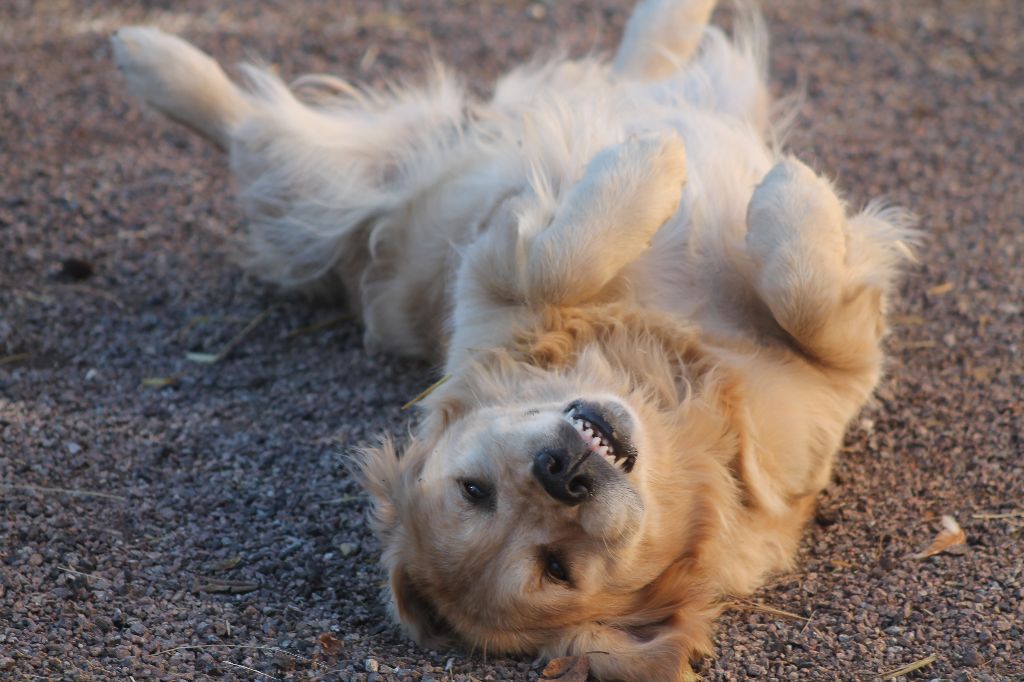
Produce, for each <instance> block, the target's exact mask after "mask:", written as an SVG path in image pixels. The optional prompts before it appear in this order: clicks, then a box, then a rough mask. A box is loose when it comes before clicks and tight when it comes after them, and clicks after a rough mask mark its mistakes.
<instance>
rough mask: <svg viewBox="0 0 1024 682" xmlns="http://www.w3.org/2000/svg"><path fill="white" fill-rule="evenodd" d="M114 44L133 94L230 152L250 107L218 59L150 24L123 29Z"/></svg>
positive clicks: (115, 35) (116, 35)
mask: <svg viewBox="0 0 1024 682" xmlns="http://www.w3.org/2000/svg"><path fill="white" fill-rule="evenodd" d="M111 43H112V44H113V48H114V59H115V60H116V62H117V66H118V69H120V71H121V73H122V74H124V77H125V80H127V82H128V87H129V89H131V90H132V92H134V93H135V94H136V95H138V96H139V97H141V98H142V99H143V100H145V101H146V103H147V104H149V105H150V106H152V107H153V108H155V109H157V110H158V111H160V112H161V113H163V114H164V115H166V116H168V117H169V118H172V119H174V120H175V121H178V122H179V123H183V124H185V125H186V126H188V127H190V128H192V129H193V130H195V131H196V132H198V133H199V134H201V135H203V136H205V137H207V138H209V139H210V140H212V141H213V142H215V143H216V144H218V145H220V147H222V148H224V149H227V147H228V145H229V143H230V139H231V131H232V130H233V129H234V128H235V127H236V126H237V125H238V123H239V122H241V121H242V120H243V119H244V118H245V117H246V116H247V115H248V114H249V113H250V110H251V107H250V104H249V102H248V101H247V100H246V98H245V96H244V95H243V94H242V92H241V91H240V90H239V89H238V88H237V87H236V86H235V84H234V83H232V82H231V81H230V80H229V79H228V77H227V76H226V75H225V74H224V71H223V70H222V69H221V68H220V65H219V64H217V62H216V61H214V60H213V58H211V57H210V56H209V55H207V54H205V53H204V52H201V51H200V50H198V49H196V48H195V47H193V46H192V45H190V44H189V43H187V42H185V41H184V40H182V39H181V38H178V37H177V36H173V35H169V34H167V33H164V32H163V31H160V30H159V29H155V28H150V27H146V26H132V27H129V28H124V29H121V30H120V31H118V32H117V33H115V34H114V36H113V38H112V39H111Z"/></svg>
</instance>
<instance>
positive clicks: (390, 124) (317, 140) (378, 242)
mask: <svg viewBox="0 0 1024 682" xmlns="http://www.w3.org/2000/svg"><path fill="white" fill-rule="evenodd" d="M713 4H714V3H713V2H711V0H645V1H644V2H642V3H641V4H640V6H639V7H638V8H637V10H636V11H635V12H634V15H633V17H632V18H631V19H630V22H629V24H628V26H627V29H626V33H625V36H624V38H623V42H622V45H621V46H620V48H619V51H618V53H617V54H616V56H615V59H614V60H613V61H612V62H610V63H609V62H605V61H603V60H600V59H596V58H594V59H586V60H582V61H567V60H556V61H554V62H551V63H545V64H535V65H532V66H530V67H527V68H525V69H522V70H519V71H516V72H513V73H512V74H511V75H509V76H507V77H506V78H505V79H503V80H502V81H501V82H500V83H499V84H498V86H497V88H496V90H495V94H494V96H493V98H491V99H490V100H489V101H486V102H483V101H475V100H473V99H472V98H469V97H468V96H467V95H466V94H465V93H464V92H463V91H462V89H461V88H460V87H459V85H458V83H457V82H456V81H455V80H454V79H452V78H451V77H450V76H449V75H448V74H447V72H445V71H444V70H443V69H441V68H437V69H435V72H434V74H433V76H432V79H431V81H430V83H429V85H428V86H427V87H425V88H423V89H400V90H397V91H395V92H392V93H387V94H382V93H375V92H372V91H368V90H359V89H357V88H354V87H352V86H350V85H348V84H347V83H344V82H343V81H340V80H338V79H334V78H329V77H325V76H315V77H307V78H305V79H302V80H300V82H298V83H297V85H296V86H295V88H294V89H293V90H290V89H289V88H288V87H286V86H285V85H284V84H282V83H281V82H280V81H279V80H277V79H276V77H274V76H272V75H270V74H268V73H266V72H263V71H260V70H257V69H253V68H251V67H248V68H247V71H246V73H247V75H248V77H249V81H250V84H249V88H247V89H246V88H241V87H239V86H237V85H236V84H234V83H233V82H232V81H231V80H230V79H228V78H227V76H226V75H225V74H224V72H223V71H221V69H220V67H219V66H218V65H217V64H216V62H214V61H213V60H212V59H211V58H209V57H208V56H206V55H205V54H203V53H201V52H200V51H199V50H197V49H196V48H194V47H193V46H191V45H189V44H188V43H186V42H184V41H182V40H180V39H178V38H174V37H172V36H169V35H166V34H164V33H162V32H160V31H158V30H156V29H152V28H129V29H124V30H122V31H121V32H120V33H119V34H118V35H117V36H116V37H115V39H114V48H115V53H116V56H117V60H118V64H119V66H120V67H121V69H122V71H123V72H124V74H125V76H126V79H127V81H128V83H129V86H130V87H131V88H132V89H133V90H134V91H135V92H136V93H138V94H139V95H140V96H141V97H143V98H144V99H145V100H146V101H148V102H149V103H150V104H151V105H153V106H154V107H156V108H157V109H159V110H161V111H163V112H164V113H165V114H167V115H169V116H171V117H172V118H174V119H176V120H178V121H181V122H183V123H185V124H186V125H189V126H191V127H192V128H194V129H196V130H197V131H199V132H200V133H202V134H204V135H205V136H207V137H209V138H210V139H212V140H213V141H214V142H215V143H217V144H219V145H220V146H221V147H223V148H224V149H225V150H227V151H228V153H229V156H230V160H231V166H232V169H233V171H234V172H235V174H236V176H237V177H238V180H239V185H240V192H241V197H242V207H243V210H244V211H245V213H246V215H247V217H248V219H249V239H248V244H247V246H245V247H244V257H245V259H246V261H247V264H248V266H249V267H250V268H251V269H252V271H253V272H255V273H256V274H258V275H261V276H263V277H266V278H268V279H270V280H273V281H276V282H279V283H281V284H282V285H285V286H292V287H301V288H306V289H314V290H317V291H321V292H324V291H326V292H329V293H334V292H338V293H342V294H344V295H346V296H347V297H348V298H349V300H350V301H351V302H352V304H353V305H354V306H355V307H356V309H357V310H358V311H359V313H360V315H361V319H362V321H363V322H364V324H365V326H366V335H367V342H368V343H370V344H375V345H379V346H383V347H386V348H388V349H390V350H392V351H395V352H399V353H405V354H411V355H418V356H421V357H428V358H433V359H435V360H440V361H442V362H443V365H444V371H445V373H446V374H447V375H449V378H448V380H447V381H446V382H444V383H443V384H442V385H441V386H440V387H439V388H438V389H437V390H436V391H435V392H434V393H433V394H431V395H430V396H429V397H427V398H426V399H425V400H424V401H423V402H422V404H421V405H420V408H421V413H420V421H419V424H418V426H417V428H416V431H415V433H414V434H413V436H412V437H411V438H410V440H409V441H408V442H406V443H402V444H400V445H396V444H395V443H394V442H392V441H391V440H387V439H385V440H384V441H383V442H382V443H381V444H380V445H378V446H376V447H367V448H365V449H364V450H363V451H362V452H361V455H360V457H359V464H358V470H359V475H360V477H361V478H362V480H363V483H364V485H365V487H366V489H367V491H368V492H369V493H370V495H371V496H372V497H373V500H374V525H375V528H376V531H377V533H378V534H379V536H380V539H381V542H382V545H383V564H384V566H385V568H386V570H387V571H388V574H389V588H388V600H389V601H390V603H391V605H392V607H393V610H394V613H395V615H396V616H397V618H398V619H399V620H400V621H401V622H402V623H403V624H404V625H405V626H406V628H407V629H408V630H409V632H410V633H411V634H412V635H413V636H414V637H415V638H416V639H417V640H418V641H420V642H423V643H428V642H445V641H450V642H453V643H454V642H461V643H463V644H465V645H468V646H469V647H471V648H473V649H474V650H479V651H484V652H488V653H529V654H535V655H540V656H558V655H563V654H567V653H577V654H578V653H587V654H589V655H590V657H591V664H592V669H593V671H594V672H595V673H596V674H597V675H598V676H600V677H601V678H602V679H622V680H638V681H639V680H644V681H650V680H675V679H678V678H679V677H680V676H681V674H682V673H683V671H684V670H686V669H687V667H688V661H689V660H690V659H691V658H692V657H693V656H696V655H700V654H702V653H706V652H708V651H710V648H711V623H712V620H713V619H714V617H715V615H716V613H717V611H718V610H719V608H720V604H721V602H722V599H723V598H724V597H725V596H727V595H738V594H745V593H749V592H750V591H751V590H753V589H755V588H756V587H757V586H758V585H759V584H760V583H761V581H762V580H763V578H764V576H765V575H767V574H768V573H769V572H771V571H777V570H780V569H782V568H785V567H786V566H788V565H789V562H790V560H791V557H792V555H793V552H794V549H795V547H796V545H797V543H798V541H799V537H800V532H801V528H802V527H803V525H804V523H805V522H806V520H807V518H808V516H809V515H810V513H811V510H812V508H813V505H814V498H815V496H816V494H817V493H818V492H819V491H820V490H821V489H822V488H823V487H824V486H825V485H826V483H827V482H828V480H829V476H830V471H831V467H832V461H833V458H834V455H835V452H836V450H837V449H838V446H839V444H840V442H841V439H842V435H843V431H844V429H845V427H846V424H847V423H848V421H849V420H850V419H851V418H852V417H853V416H854V415H855V414H856V413H857V411H858V410H859V409H860V407H861V405H862V404H863V403H864V401H865V400H867V398H868V396H869V395H870V393H871V391H872V389H873V387H874V386H875V384H876V383H877V381H878V378H879V376H880V374H881V371H882V363H883V358H882V352H881V349H880V346H879V342H880V339H881V337H882V335H883V334H884V332H885V306H886V297H887V295H888V292H889V290H890V288H891V284H892V281H893V279H894V277H895V275H896V272H897V266H898V264H899V262H900V260H901V259H902V258H903V257H904V255H905V254H906V246H905V245H904V243H905V241H906V240H907V238H908V237H909V236H911V235H912V233H911V231H910V230H909V219H908V218H907V216H906V215H905V214H903V213H901V212H900V211H898V210H895V209H886V208H883V207H881V206H880V205H878V204H872V205H869V206H868V207H867V208H866V209H865V210H863V211H860V212H855V213H851V212H850V211H848V208H847V207H846V206H845V205H844V204H843V202H842V201H841V200H840V199H839V198H838V196H837V195H836V193H835V190H834V189H833V188H832V186H831V185H830V183H828V182H827V181H826V180H824V179H823V178H821V177H820V176H818V175H816V174H815V173H814V172H812V171H811V170H810V169H809V168H807V167H806V166H804V165H803V164H801V163H800V162H799V161H797V160H795V159H793V158H790V157H785V156H783V155H782V154H781V153H780V152H779V150H778V149H777V147H776V146H774V142H773V140H775V139H776V138H777V135H775V134H774V133H777V131H773V129H772V127H771V125H770V123H769V121H768V117H767V111H768V97H767V88H766V85H765V80H764V70H765V66H764V65H765V59H766V58H765V52H764V50H765V43H766V39H765V36H764V30H763V26H762V24H761V22H760V19H759V18H758V16H757V14H756V13H755V12H752V11H747V12H745V13H741V15H740V17H739V20H738V22H737V25H738V28H737V29H736V35H735V36H734V37H733V38H732V39H729V38H727V37H726V36H725V35H724V34H723V33H722V32H720V31H718V30H717V29H714V28H713V27H709V26H707V25H706V22H707V19H708V17H709V16H710V13H711V9H712V6H713ZM309 91H312V93H313V94H310V92H309ZM304 92H305V93H306V94H305V95H303V93H304Z"/></svg>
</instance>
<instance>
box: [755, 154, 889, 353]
mask: <svg viewBox="0 0 1024 682" xmlns="http://www.w3.org/2000/svg"><path fill="white" fill-rule="evenodd" d="M884 217H885V216H881V215H880V214H879V212H877V211H875V212H873V213H872V212H868V213H865V214H862V215H860V216H857V217H855V218H854V219H852V220H850V219H848V218H847V216H846V212H845V209H844V206H843V204H842V202H841V201H840V200H839V198H838V197H837V196H836V194H835V192H834V191H833V189H832V187H831V186H830V185H829V183H828V182H827V181H826V180H824V179H823V178H821V177H819V176H817V175H815V174H814V172H813V171H811V170H810V169H809V168H808V167H807V166H805V165H803V164H802V163H800V162H799V161H796V160H795V159H787V160H785V161H782V162H781V163H779V164H778V165H776V166H775V167H774V168H773V169H772V170H771V171H770V172H769V173H768V175H767V176H766V177H765V178H764V180H763V181H762V182H761V184H760V185H759V186H758V187H757V189H756V190H755V192H754V195H753V197H752V199H751V201H750V205H749V207H748V211H747V225H748V233H747V249H748V251H749V253H750V256H751V257H752V259H753V261H754V266H755V280H756V281H755V282H754V286H755V288H756V290H757V292H758V294H759V296H760V297H761V299H762V300H763V301H764V303H765V304H766V305H767V306H768V308H769V309H770V310H771V313H772V315H773V316H774V318H775V321H776V322H777V323H778V324H779V326H780V327H782V329H783V330H784V331H785V332H786V334H787V335H788V336H789V337H790V339H791V340H792V342H793V343H794V344H795V345H796V346H797V347H798V348H799V349H800V350H801V351H802V352H803V353H804V354H806V355H807V356H809V357H810V358H812V359H814V360H816V361H817V362H819V363H821V364H822V365H824V366H827V367H832V368H839V369H850V370H869V369H876V368H877V367H878V366H879V365H880V363H881V351H880V349H879V344H878V342H879V340H880V339H881V336H882V334H883V333H884V331H885V319H884V306H885V297H886V293H887V288H888V285H889V281H890V280H891V278H892V276H893V275H894V273H895V266H896V262H897V260H898V257H897V256H896V255H895V253H896V251H898V249H899V248H900V247H901V243H900V240H899V237H900V235H901V233H902V234H905V233H906V231H905V230H902V229H901V228H900V227H899V226H898V225H896V226H889V229H888V230H880V229H876V228H877V227H878V225H877V224H876V223H884V222H885V221H884ZM872 230H873V231H874V234H871V232H872ZM904 248H905V247H904Z"/></svg>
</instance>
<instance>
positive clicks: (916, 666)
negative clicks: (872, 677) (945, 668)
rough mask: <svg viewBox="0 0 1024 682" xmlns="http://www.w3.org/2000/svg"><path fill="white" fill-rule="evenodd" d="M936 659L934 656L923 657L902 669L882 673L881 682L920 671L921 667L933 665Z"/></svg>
mask: <svg viewBox="0 0 1024 682" xmlns="http://www.w3.org/2000/svg"><path fill="white" fill-rule="evenodd" d="M936 658H938V656H936V655H935V654H931V655H929V656H925V657H924V658H922V659H920V660H918V661H914V662H913V663H911V664H910V665H906V666H903V667H902V668H897V669H896V670H890V671H888V672H884V673H882V679H883V680H893V679H896V678H897V677H900V676H902V675H906V674H907V673H912V672H914V671H915V670H920V669H921V668H923V667H925V666H927V665H931V664H932V663H934V662H935V659H936Z"/></svg>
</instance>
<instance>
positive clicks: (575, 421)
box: [565, 400, 636, 473]
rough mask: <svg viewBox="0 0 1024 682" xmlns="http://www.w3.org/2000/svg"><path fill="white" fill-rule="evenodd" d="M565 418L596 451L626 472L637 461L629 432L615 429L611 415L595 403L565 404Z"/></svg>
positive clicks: (574, 402)
mask: <svg viewBox="0 0 1024 682" xmlns="http://www.w3.org/2000/svg"><path fill="white" fill-rule="evenodd" d="M565 418H566V420H567V421H568V422H569V423H570V424H572V425H573V426H574V427H575V428H576V430H577V431H578V432H579V434H580V437H581V438H582V439H583V441H584V442H585V443H586V444H587V446H588V447H589V448H590V449H591V451H593V452H594V453H596V454H599V455H601V456H602V457H604V458H605V459H606V460H607V461H608V462H609V463H611V464H612V466H614V467H616V468H617V469H619V470H620V471H624V472H626V473H629V472H630V471H632V470H633V466H634V465H635V464H636V449H635V448H634V447H633V444H632V442H631V441H630V440H629V434H627V433H625V432H624V430H623V429H621V428H619V429H616V428H615V426H614V422H613V418H612V417H611V416H610V415H608V413H607V412H606V411H605V410H602V409H601V407H600V406H598V405H595V404H594V403H589V402H585V401H583V400H576V401H573V402H572V403H570V404H569V406H568V407H567V408H565Z"/></svg>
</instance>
